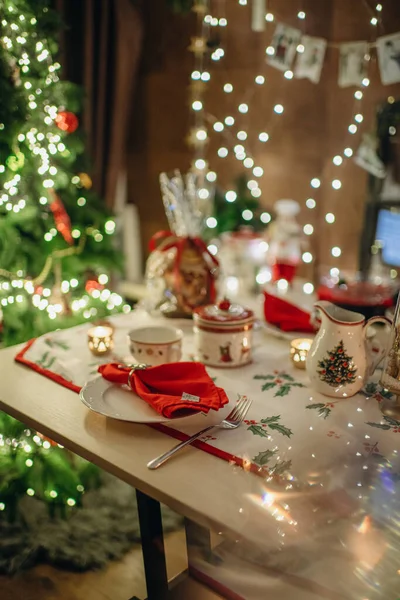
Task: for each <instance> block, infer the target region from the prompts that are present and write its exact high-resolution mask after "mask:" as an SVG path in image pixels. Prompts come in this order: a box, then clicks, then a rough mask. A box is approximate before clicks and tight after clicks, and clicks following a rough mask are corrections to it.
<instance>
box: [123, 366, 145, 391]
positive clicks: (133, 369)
mask: <svg viewBox="0 0 400 600" xmlns="http://www.w3.org/2000/svg"><path fill="white" fill-rule="evenodd" d="M129 366H132V365H129ZM147 367H148V365H146V364H145V363H138V364H136V365H133V366H132V368H131V370H130V371H129V375H128V387H130V388H131V389H132V385H131V380H132V375H133V374H134V372H135V371H143V369H147Z"/></svg>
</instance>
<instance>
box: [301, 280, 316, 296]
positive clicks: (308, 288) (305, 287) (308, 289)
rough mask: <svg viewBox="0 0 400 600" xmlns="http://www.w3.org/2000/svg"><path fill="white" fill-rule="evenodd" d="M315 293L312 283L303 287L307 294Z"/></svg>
mask: <svg viewBox="0 0 400 600" xmlns="http://www.w3.org/2000/svg"><path fill="white" fill-rule="evenodd" d="M313 291H314V286H313V284H312V283H310V282H308V283H305V284H304V285H303V292H304V293H305V294H312V293H313Z"/></svg>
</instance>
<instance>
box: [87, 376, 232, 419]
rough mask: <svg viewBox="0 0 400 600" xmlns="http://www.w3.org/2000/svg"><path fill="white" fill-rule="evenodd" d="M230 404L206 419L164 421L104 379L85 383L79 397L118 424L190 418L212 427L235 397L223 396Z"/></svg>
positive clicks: (192, 417)
mask: <svg viewBox="0 0 400 600" xmlns="http://www.w3.org/2000/svg"><path fill="white" fill-rule="evenodd" d="M226 394H227V396H228V398H229V403H228V404H226V405H225V406H224V407H223V408H221V409H220V410H219V411H215V410H210V412H209V413H208V415H204V414H203V413H197V414H194V415H188V416H186V417H181V418H179V419H167V418H166V417H163V416H162V415H160V414H158V413H157V412H156V411H155V410H153V409H152V408H151V406H149V405H148V404H147V402H145V401H144V400H142V399H141V398H139V396H137V395H136V394H135V393H134V392H132V391H131V390H129V389H128V388H127V387H123V386H120V385H115V384H113V383H111V382H110V381H107V380H106V379H104V378H103V377H102V376H101V375H100V376H99V377H96V378H95V379H92V380H91V381H88V382H87V383H86V384H85V385H84V386H83V388H82V389H81V392H80V394H79V397H80V399H81V400H82V402H83V404H85V406H87V407H88V408H90V410H93V411H94V412H97V413H100V414H101V415H105V416H106V417H111V418H113V419H120V420H121V421H131V422H133V423H166V422H169V423H174V424H175V423H178V422H180V421H185V422H186V420H187V419H188V418H190V419H191V423H192V422H194V419H197V421H198V422H199V424H201V425H203V424H204V425H205V426H207V425H208V424H210V425H211V424H212V423H219V422H220V421H222V419H224V418H225V417H226V415H228V414H229V412H230V410H232V406H233V404H234V403H235V402H236V400H237V397H238V394H235V393H233V392H226Z"/></svg>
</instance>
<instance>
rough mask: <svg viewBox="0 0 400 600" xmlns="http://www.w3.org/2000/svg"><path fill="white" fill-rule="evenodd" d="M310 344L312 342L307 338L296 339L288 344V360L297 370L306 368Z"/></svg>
mask: <svg viewBox="0 0 400 600" xmlns="http://www.w3.org/2000/svg"><path fill="white" fill-rule="evenodd" d="M311 344H312V340H309V339H307V338H298V339H296V340H293V341H292V342H291V343H290V358H291V360H292V363H293V364H294V366H295V367H296V368H297V369H305V368H306V360H307V355H308V352H309V350H310V348H311Z"/></svg>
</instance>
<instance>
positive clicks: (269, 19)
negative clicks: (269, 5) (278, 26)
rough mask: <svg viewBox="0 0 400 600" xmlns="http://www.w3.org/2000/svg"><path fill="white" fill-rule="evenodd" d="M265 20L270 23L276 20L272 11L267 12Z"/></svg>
mask: <svg viewBox="0 0 400 600" xmlns="http://www.w3.org/2000/svg"><path fill="white" fill-rule="evenodd" d="M265 20H266V21H268V22H269V23H272V21H273V20H274V15H273V14H272V13H270V12H269V13H267V14H266V15H265Z"/></svg>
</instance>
